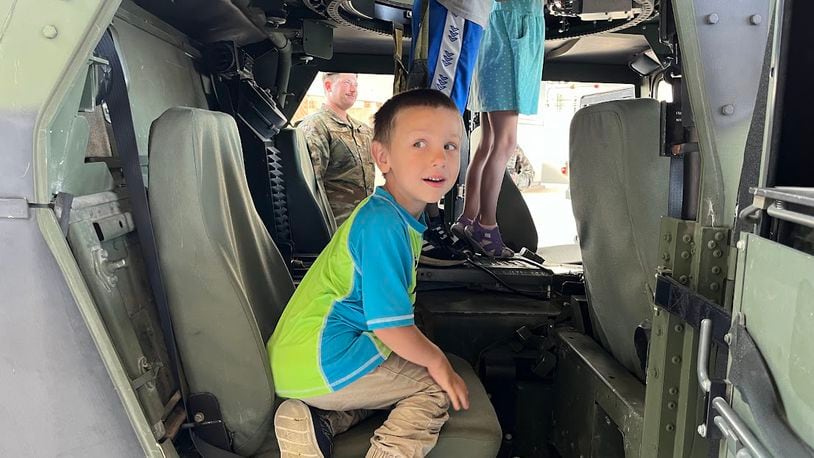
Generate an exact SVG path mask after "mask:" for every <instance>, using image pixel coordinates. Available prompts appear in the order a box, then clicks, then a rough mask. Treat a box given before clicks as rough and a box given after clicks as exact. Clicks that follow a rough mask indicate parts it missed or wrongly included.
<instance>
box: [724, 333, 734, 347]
mask: <svg viewBox="0 0 814 458" xmlns="http://www.w3.org/2000/svg"><path fill="white" fill-rule="evenodd" d="M724 342H726V344H727V345H729V344H731V343H732V334H730V333H728V332H727V333H726V334H724Z"/></svg>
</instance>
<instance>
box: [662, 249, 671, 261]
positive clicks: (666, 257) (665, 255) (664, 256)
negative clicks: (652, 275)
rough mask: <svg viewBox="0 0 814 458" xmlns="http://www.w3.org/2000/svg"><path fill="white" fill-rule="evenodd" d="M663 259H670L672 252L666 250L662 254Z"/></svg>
mask: <svg viewBox="0 0 814 458" xmlns="http://www.w3.org/2000/svg"><path fill="white" fill-rule="evenodd" d="M661 259H664V260H665V261H669V260H670V253H668V252H666V251H665V252H664V253H662V254H661Z"/></svg>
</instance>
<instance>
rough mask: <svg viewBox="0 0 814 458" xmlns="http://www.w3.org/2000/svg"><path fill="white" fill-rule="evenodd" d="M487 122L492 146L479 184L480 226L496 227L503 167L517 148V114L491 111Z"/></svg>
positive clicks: (503, 172) (504, 169)
mask: <svg viewBox="0 0 814 458" xmlns="http://www.w3.org/2000/svg"><path fill="white" fill-rule="evenodd" d="M487 118H488V119H489V124H490V125H491V127H492V136H493V138H494V143H493V146H492V150H491V152H490V154H489V157H488V158H487V159H486V164H485V165H484V169H483V178H482V181H481V183H480V186H481V188H480V223H481V224H482V225H484V226H494V225H496V224H497V198H498V195H500V185H501V183H503V175H504V174H505V173H506V163H507V162H508V161H509V158H510V157H511V155H512V154H513V153H514V150H515V148H516V147H517V120H518V114H517V112H516V111H494V112H491V113H487ZM467 194H469V193H468V190H467ZM467 198H469V196H468V195H467Z"/></svg>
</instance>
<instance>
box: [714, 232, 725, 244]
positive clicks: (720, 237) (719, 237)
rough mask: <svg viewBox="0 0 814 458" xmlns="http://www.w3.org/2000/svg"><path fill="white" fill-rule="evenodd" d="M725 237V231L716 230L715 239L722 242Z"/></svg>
mask: <svg viewBox="0 0 814 458" xmlns="http://www.w3.org/2000/svg"><path fill="white" fill-rule="evenodd" d="M724 237H726V236H725V235H724V233H723V232H716V233H715V240H717V241H719V242H722V241H723V240H724Z"/></svg>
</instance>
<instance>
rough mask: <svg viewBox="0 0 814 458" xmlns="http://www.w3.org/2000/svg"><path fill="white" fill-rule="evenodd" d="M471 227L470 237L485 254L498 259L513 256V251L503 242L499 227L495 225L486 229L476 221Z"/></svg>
mask: <svg viewBox="0 0 814 458" xmlns="http://www.w3.org/2000/svg"><path fill="white" fill-rule="evenodd" d="M472 229H473V234H472V238H473V239H475V242H476V243H478V245H480V247H481V248H482V249H483V253H484V254H485V255H487V256H491V257H493V258H498V259H506V258H512V257H514V251H512V250H511V249H510V248H509V247H507V246H506V244H505V243H503V237H501V235H500V228H499V227H497V226H495V227H493V228H492V229H486V228H485V227H483V226H481V225H480V223H479V222H477V221H476V222H475V224H473V225H472Z"/></svg>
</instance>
